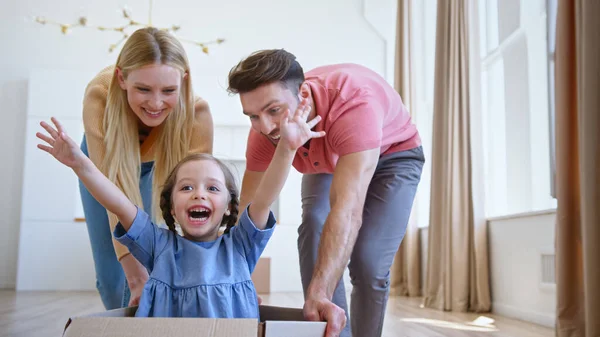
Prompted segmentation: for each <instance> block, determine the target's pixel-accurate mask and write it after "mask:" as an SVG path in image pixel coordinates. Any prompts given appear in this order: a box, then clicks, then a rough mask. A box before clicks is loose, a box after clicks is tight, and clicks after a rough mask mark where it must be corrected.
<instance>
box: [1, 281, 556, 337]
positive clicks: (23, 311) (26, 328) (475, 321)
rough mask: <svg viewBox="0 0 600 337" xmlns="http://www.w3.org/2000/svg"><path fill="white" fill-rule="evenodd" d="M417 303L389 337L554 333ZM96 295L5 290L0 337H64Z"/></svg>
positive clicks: (397, 317) (399, 309)
mask: <svg viewBox="0 0 600 337" xmlns="http://www.w3.org/2000/svg"><path fill="white" fill-rule="evenodd" d="M262 298H263V303H264V304H270V305H278V306H287V307H301V306H302V294H299V293H277V294H271V295H262ZM420 304H421V300H420V299H418V298H410V299H408V298H404V297H394V298H390V301H389V302H388V306H387V314H386V318H385V324H384V331H383V336H384V337H397V336H398V337H400V336H401V337H405V336H409V337H425V336H426V337H441V336H448V337H470V336H489V337H508V336H511V337H520V336H523V337H551V336H554V330H552V329H548V328H544V327H540V326H537V325H534V324H530V323H525V322H521V321H517V320H512V319H508V318H503V317H498V316H495V315H478V314H463V313H449V312H440V311H436V310H431V309H424V308H421V307H420ZM103 309H104V308H103V307H102V304H101V302H100V299H99V297H98V295H97V294H96V293H95V292H19V293H16V292H14V291H0V337H8V336H10V337H59V336H61V335H62V331H63V329H64V326H65V323H66V321H67V319H68V318H69V316H74V315H82V314H86V313H93V312H98V311H102V310H103Z"/></svg>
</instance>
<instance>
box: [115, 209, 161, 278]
mask: <svg viewBox="0 0 600 337" xmlns="http://www.w3.org/2000/svg"><path fill="white" fill-rule="evenodd" d="M170 234H172V233H170V232H169V231H168V230H165V229H161V228H158V227H157V226H155V225H154V224H153V223H152V221H151V220H150V216H148V213H146V212H144V211H143V210H141V209H139V208H138V210H137V214H136V216H135V219H134V220H133V223H132V224H131V227H130V228H129V231H126V230H125V228H124V227H123V225H122V224H121V223H120V222H119V223H117V226H116V227H115V230H114V232H113V235H114V236H115V239H116V240H117V241H118V242H119V243H121V244H123V245H124V246H125V247H127V249H129V252H130V253H131V254H132V255H133V257H135V258H136V260H138V261H139V262H140V263H141V264H142V265H143V266H144V267H146V268H147V269H148V270H150V271H151V270H152V269H153V268H154V257H155V256H158V254H160V252H161V251H162V250H163V249H164V248H165V247H166V245H167V242H168V241H169V236H170Z"/></svg>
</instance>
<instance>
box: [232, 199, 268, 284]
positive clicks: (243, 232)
mask: <svg viewBox="0 0 600 337" xmlns="http://www.w3.org/2000/svg"><path fill="white" fill-rule="evenodd" d="M275 223H276V220H275V216H274V215H273V212H269V219H268V220H267V226H266V227H265V229H263V230H260V229H258V228H256V226H255V225H254V223H253V222H252V220H251V219H250V216H249V215H248V207H246V209H245V210H244V213H242V216H241V217H240V221H239V223H238V225H236V226H234V227H233V228H232V229H231V232H230V233H231V236H232V238H233V241H234V242H235V244H236V246H238V249H239V250H240V252H241V253H242V254H244V255H245V256H246V261H247V262H248V268H249V270H250V273H252V272H253V271H254V267H256V263H257V262H258V259H259V258H260V255H261V254H262V252H263V250H265V247H266V246H267V242H269V239H270V238H271V235H273V230H274V227H275Z"/></svg>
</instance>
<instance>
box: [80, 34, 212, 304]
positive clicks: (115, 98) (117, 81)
mask: <svg viewBox="0 0 600 337" xmlns="http://www.w3.org/2000/svg"><path fill="white" fill-rule="evenodd" d="M83 123H84V130H85V135H84V138H83V142H82V144H81V149H82V151H83V152H84V153H85V154H86V155H87V156H88V157H89V158H90V159H91V160H92V162H94V164H95V165H96V166H97V167H98V168H99V169H100V170H101V171H102V173H103V174H104V175H106V176H107V177H108V178H109V179H110V180H111V181H112V182H113V183H115V184H116V185H117V186H118V187H119V188H120V189H121V190H122V191H123V192H124V193H125V195H127V197H128V198H129V199H130V200H132V201H133V202H134V203H135V204H136V205H137V206H138V207H143V208H144V210H145V211H146V212H147V213H149V214H153V215H154V218H155V220H156V221H157V222H159V223H162V218H161V215H160V212H159V211H160V210H159V207H157V205H158V200H159V192H160V185H161V184H162V183H163V182H164V181H165V179H166V178H167V175H168V173H169V172H170V171H171V169H173V167H174V166H175V165H176V164H177V163H178V162H179V161H180V160H181V159H183V158H184V157H185V156H186V155H187V154H189V153H212V146H213V124H212V116H211V113H210V110H209V108H208V104H207V103H206V102H205V101H204V100H202V99H200V98H197V99H194V97H193V93H192V85H191V78H190V69H189V63H188V60H187V56H186V53H185V50H184V48H183V46H182V45H181V43H180V42H179V41H177V39H176V38H175V37H173V36H172V35H170V34H169V33H167V32H165V31H161V30H159V29H156V28H152V27H150V28H143V29H140V30H137V31H135V32H134V33H133V34H132V35H131V37H129V39H128V40H127V42H126V43H125V45H124V46H123V49H122V50H121V53H120V54H119V57H118V58H117V62H116V65H115V66H111V67H108V68H105V69H103V70H102V71H101V72H100V73H99V74H98V75H97V76H96V77H95V78H94V79H93V80H92V81H91V82H90V83H89V84H88V87H87V88H86V92H85V96H84V101H83ZM79 187H80V192H81V199H82V203H83V210H84V214H85V218H86V224H87V227H88V232H89V236H90V241H91V246H92V253H93V257H94V264H95V268H96V280H97V281H96V285H97V288H98V291H99V292H100V297H101V299H102V302H103V304H104V306H105V308H106V309H107V310H109V309H114V308H119V307H123V306H128V305H136V304H137V303H138V301H139V297H140V294H141V291H142V288H143V287H144V284H145V283H146V281H147V279H148V272H147V271H146V269H145V268H144V267H143V266H142V265H141V264H140V263H139V262H138V261H137V260H135V258H134V257H133V256H132V255H131V254H130V253H129V251H128V250H127V248H125V246H123V245H121V244H119V243H118V242H116V241H115V240H113V238H112V231H113V230H114V228H115V226H116V224H117V218H116V217H115V216H114V215H113V214H111V213H109V212H107V211H106V209H105V208H104V207H102V206H101V205H100V204H99V203H98V202H97V201H96V200H95V199H94V198H93V197H92V196H91V194H90V193H89V192H88V191H87V190H86V188H85V186H83V184H81V182H80V184H79Z"/></svg>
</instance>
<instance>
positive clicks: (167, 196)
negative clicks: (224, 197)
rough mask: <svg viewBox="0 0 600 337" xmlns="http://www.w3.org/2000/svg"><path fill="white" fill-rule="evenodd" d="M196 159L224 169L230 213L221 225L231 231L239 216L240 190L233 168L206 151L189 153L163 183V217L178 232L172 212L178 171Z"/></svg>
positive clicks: (161, 205) (226, 231)
mask: <svg viewBox="0 0 600 337" xmlns="http://www.w3.org/2000/svg"><path fill="white" fill-rule="evenodd" d="M194 160H210V161H212V162H214V163H216V164H217V165H219V167H220V168H221V170H222V171H223V175H224V176H225V186H226V188H227V192H228V194H229V212H230V213H229V215H225V216H223V220H222V221H221V226H226V228H225V234H227V233H229V231H230V230H231V228H232V227H233V226H235V223H236V221H237V217H238V212H239V210H238V207H239V203H240V202H239V191H238V188H237V185H236V183H235V178H234V176H233V173H231V170H230V169H229V167H227V165H226V164H225V163H223V162H222V161H220V160H219V159H217V158H215V157H213V156H211V155H210V154H206V153H194V154H191V155H188V156H187V157H185V158H184V159H183V160H181V161H180V162H179V163H178V164H177V165H176V166H175V167H174V168H173V170H172V171H171V173H170V174H169V176H168V177H167V180H166V182H165V184H164V185H163V188H162V192H161V193H160V210H161V211H162V216H163V219H164V220H165V223H166V224H167V227H168V228H169V230H171V231H172V232H173V233H175V234H177V229H176V228H175V219H174V218H173V215H172V214H171V210H172V209H173V188H174V187H175V183H176V182H177V172H179V168H180V167H181V166H182V165H183V164H185V163H187V162H190V161H194Z"/></svg>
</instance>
